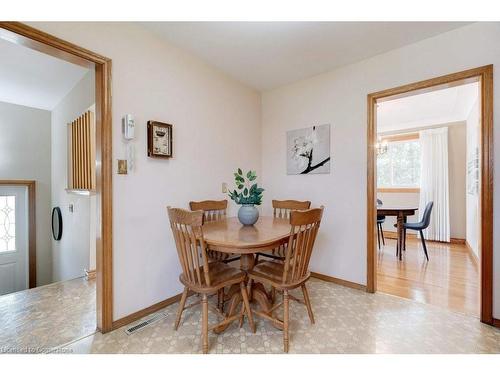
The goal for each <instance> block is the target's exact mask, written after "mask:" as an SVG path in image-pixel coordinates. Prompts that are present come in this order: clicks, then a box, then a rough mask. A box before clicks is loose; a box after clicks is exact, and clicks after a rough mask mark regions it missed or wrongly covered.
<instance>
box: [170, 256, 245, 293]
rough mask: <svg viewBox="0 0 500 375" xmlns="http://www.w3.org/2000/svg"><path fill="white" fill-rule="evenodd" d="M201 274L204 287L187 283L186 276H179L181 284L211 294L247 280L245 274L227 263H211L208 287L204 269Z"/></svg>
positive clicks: (201, 268)
mask: <svg viewBox="0 0 500 375" xmlns="http://www.w3.org/2000/svg"><path fill="white" fill-rule="evenodd" d="M200 273H201V280H202V282H201V284H202V286H201V287H200V286H197V285H193V284H191V283H189V282H188V281H186V279H185V277H184V274H181V275H180V276H179V280H180V281H181V283H183V284H184V285H186V286H187V287H189V288H191V289H193V290H194V291H196V292H211V291H216V290H218V289H220V288H222V287H224V286H227V285H232V284H236V283H239V282H241V281H244V280H245V276H246V275H245V273H244V272H243V271H240V270H239V269H238V268H234V267H231V266H229V265H227V264H226V263H222V262H214V263H210V267H209V271H208V274H209V277H210V285H207V283H206V281H205V274H204V273H203V267H200Z"/></svg>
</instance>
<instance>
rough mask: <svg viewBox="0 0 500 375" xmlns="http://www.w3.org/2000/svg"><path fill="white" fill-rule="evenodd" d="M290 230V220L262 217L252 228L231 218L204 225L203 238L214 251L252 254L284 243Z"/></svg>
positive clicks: (235, 218)
mask: <svg viewBox="0 0 500 375" xmlns="http://www.w3.org/2000/svg"><path fill="white" fill-rule="evenodd" d="M290 229H291V226H290V223H289V220H288V219H279V218H275V217H273V216H260V217H259V220H258V221H257V222H256V223H255V224H254V225H251V226H244V225H242V224H241V223H240V222H239V220H238V218H237V217H229V218H227V219H225V220H219V221H211V222H207V223H205V224H203V237H204V239H205V242H206V243H207V244H208V245H209V246H210V248H212V249H214V250H218V251H221V252H228V253H236V254H251V253H255V252H258V251H261V250H262V249H264V248H267V247H270V248H272V247H273V245H275V244H276V243H280V242H283V241H284V240H286V239H287V238H288V237H289V235H290Z"/></svg>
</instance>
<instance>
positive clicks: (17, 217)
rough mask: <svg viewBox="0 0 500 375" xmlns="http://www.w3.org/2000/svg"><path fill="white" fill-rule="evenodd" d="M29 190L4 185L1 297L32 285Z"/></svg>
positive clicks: (1, 194) (1, 198) (0, 192)
mask: <svg viewBox="0 0 500 375" xmlns="http://www.w3.org/2000/svg"><path fill="white" fill-rule="evenodd" d="M27 190H28V189H27V188H26V187H24V186H0V295H3V294H7V293H13V292H17V291H19V290H23V289H27V288H28V285H29V284H28V279H29V274H28V233H27V232H28V231H27V229H28V211H27V210H28V204H27Z"/></svg>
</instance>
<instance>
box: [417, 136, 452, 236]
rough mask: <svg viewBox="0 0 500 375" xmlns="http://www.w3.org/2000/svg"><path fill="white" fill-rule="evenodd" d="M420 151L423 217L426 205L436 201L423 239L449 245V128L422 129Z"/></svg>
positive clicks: (421, 209)
mask: <svg viewBox="0 0 500 375" xmlns="http://www.w3.org/2000/svg"><path fill="white" fill-rule="evenodd" d="M420 152H421V159H420V204H419V216H420V218H422V215H423V213H424V210H425V206H426V205H427V203H428V202H430V201H433V202H434V207H433V209H432V214H431V221H430V225H429V227H428V228H427V229H426V230H425V231H424V236H425V238H426V239H429V240H435V241H444V242H449V241H450V209H449V186H448V128H447V127H444V128H438V129H429V130H422V131H421V132H420Z"/></svg>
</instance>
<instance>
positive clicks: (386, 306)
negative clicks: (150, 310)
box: [63, 279, 500, 353]
mask: <svg viewBox="0 0 500 375" xmlns="http://www.w3.org/2000/svg"><path fill="white" fill-rule="evenodd" d="M309 292H310V295H311V301H312V305H313V309H314V313H315V317H316V324H315V325H311V324H310V323H309V318H308V316H307V312H306V310H305V308H304V306H302V305H299V304H297V303H295V302H292V304H291V337H290V340H291V341H290V353H500V330H498V329H496V328H493V327H490V326H487V325H484V324H482V323H480V322H479V320H478V319H476V318H473V317H470V316H467V315H464V314H460V313H456V312H451V311H448V310H445V309H443V308H440V307H435V306H431V305H427V304H423V303H419V302H414V301H411V300H407V299H403V298H400V297H395V296H390V295H386V294H382V293H377V294H368V293H365V292H363V291H360V290H354V289H350V288H346V287H343V286H339V285H335V284H331V283H327V282H324V281H319V280H316V279H311V281H310V282H309ZM296 295H297V294H296ZM194 298H196V297H195V296H193V297H191V300H192V301H193V300H194ZM212 302H213V301H212ZM188 303H189V301H188ZM177 306H178V305H177V304H174V305H171V306H169V307H167V308H165V309H163V310H161V311H160V312H161V313H165V314H166V317H165V318H163V319H161V320H159V321H157V322H155V323H153V324H152V325H150V326H148V327H147V328H144V329H143V330H141V331H138V332H136V333H133V334H131V335H127V334H126V333H125V329H126V328H127V327H123V328H121V329H118V330H115V331H113V332H111V333H108V334H106V335H102V334H101V333H96V334H94V335H91V336H88V337H86V338H83V339H81V340H78V341H76V342H73V343H71V344H69V345H67V346H65V347H64V348H63V352H69V353H200V330H201V324H200V308H199V305H198V306H197V307H194V308H192V309H190V310H187V311H186V312H185V313H184V317H183V320H182V322H181V326H180V327H179V329H178V331H174V329H173V323H174V319H175V313H176V308H177ZM278 313H280V311H278ZM210 315H211V320H212V322H215V320H214V319H215V316H214V315H213V314H210ZM256 321H257V333H255V334H253V333H252V332H251V331H250V329H249V326H248V323H247V322H246V321H245V324H244V325H243V327H242V328H241V329H240V328H238V326H237V324H236V323H234V324H232V325H231V326H230V327H229V328H228V329H227V330H226V331H225V332H224V333H222V334H220V335H215V334H213V333H210V336H209V344H210V353H282V347H283V346H282V333H281V332H280V331H278V330H277V329H275V328H274V327H272V326H271V325H270V324H269V323H267V322H264V321H262V320H260V319H258V318H256ZM134 324H136V323H134ZM132 325H133V324H132Z"/></svg>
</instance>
